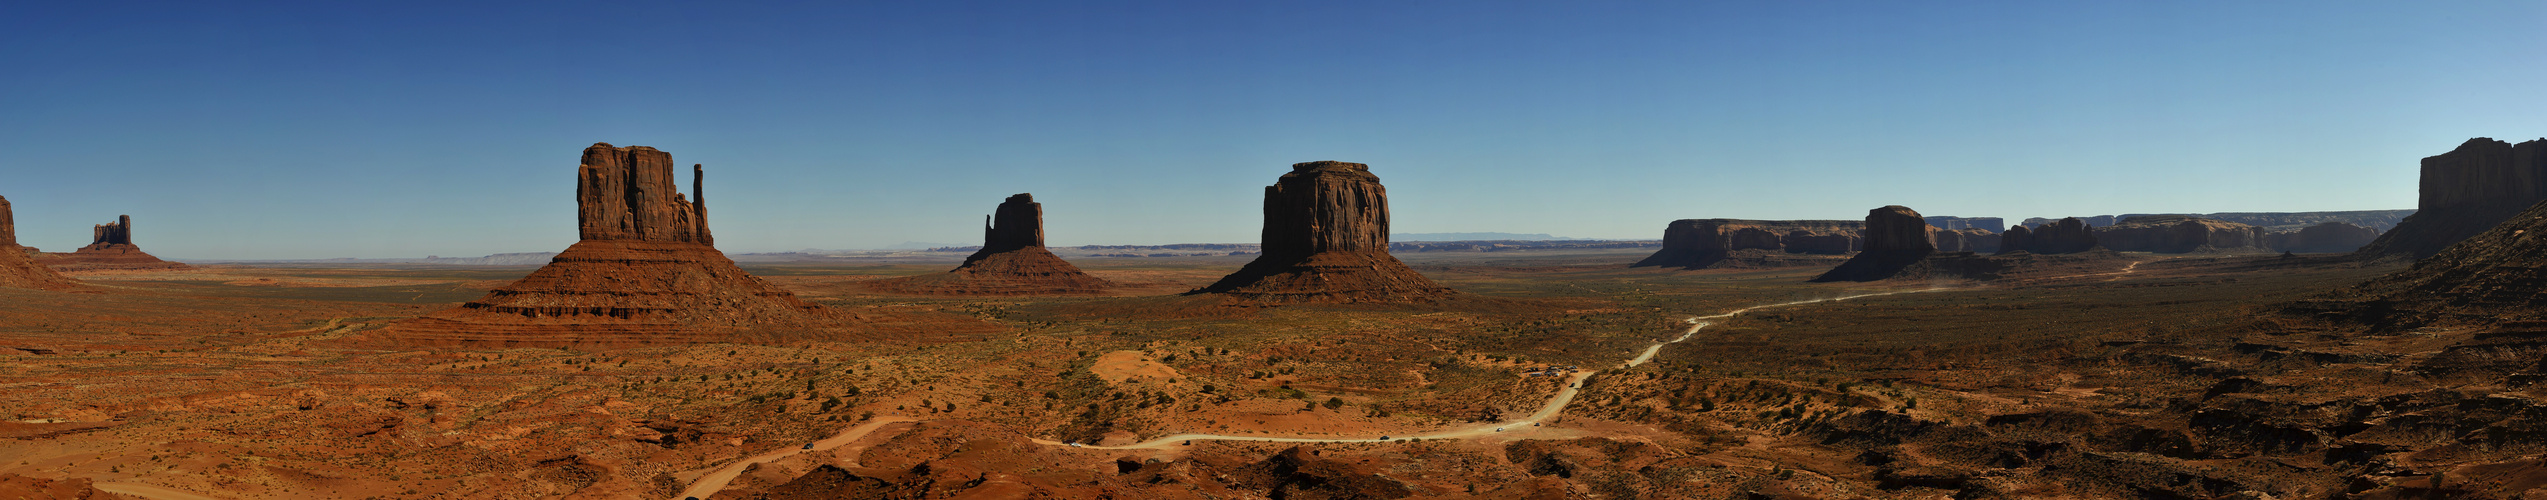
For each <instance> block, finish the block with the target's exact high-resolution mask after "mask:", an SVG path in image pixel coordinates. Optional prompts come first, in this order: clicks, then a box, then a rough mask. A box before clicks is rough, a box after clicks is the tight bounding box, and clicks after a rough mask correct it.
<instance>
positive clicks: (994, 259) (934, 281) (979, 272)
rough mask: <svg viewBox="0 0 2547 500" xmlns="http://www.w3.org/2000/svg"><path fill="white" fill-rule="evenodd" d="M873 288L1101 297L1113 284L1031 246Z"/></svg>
mask: <svg viewBox="0 0 2547 500" xmlns="http://www.w3.org/2000/svg"><path fill="white" fill-rule="evenodd" d="M875 287H876V288H878V289H882V290H885V291H890V292H898V293H920V294H937V295H1071V294H1100V293H1105V290H1106V289H1108V288H1113V287H1114V282H1111V281H1106V280H1105V279H1102V278H1098V277H1095V276H1089V275H1088V273H1086V272H1082V271H1080V270H1079V267H1078V266H1072V265H1070V262H1069V261H1064V260H1061V256H1059V255H1053V253H1052V251H1051V250H1047V249H1045V248H1044V247H1040V246H1034V247H1026V248H1020V249H1016V250H1010V251H1006V252H1000V253H995V254H990V255H979V254H976V255H974V256H973V258H972V259H970V260H967V261H965V262H964V265H963V266H962V267H957V268H955V270H953V271H947V272H943V273H937V274H927V275H920V276H909V277H902V278H894V279H889V280H882V281H878V282H876V285H875Z"/></svg>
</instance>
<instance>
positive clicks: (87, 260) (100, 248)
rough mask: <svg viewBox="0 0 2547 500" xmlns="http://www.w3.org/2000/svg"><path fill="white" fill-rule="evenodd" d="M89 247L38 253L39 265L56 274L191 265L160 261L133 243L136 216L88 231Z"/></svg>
mask: <svg viewBox="0 0 2547 500" xmlns="http://www.w3.org/2000/svg"><path fill="white" fill-rule="evenodd" d="M89 235H90V238H89V243H88V246H84V247H80V249H79V250H76V251H72V252H71V253H42V254H36V257H35V260H36V262H39V263H42V264H44V265H46V266H51V267H52V268H53V269H54V270H57V271H91V270H106V269H187V268H189V267H192V266H187V265H185V264H180V263H176V262H169V261H164V260H159V257H156V256H152V255H151V254H150V253H148V252H143V251H142V249H141V247H140V246H136V245H134V244H133V216H130V215H123V216H117V217H116V218H115V222H109V223H105V224H98V225H97V227H95V228H92V229H91V230H90V232H89Z"/></svg>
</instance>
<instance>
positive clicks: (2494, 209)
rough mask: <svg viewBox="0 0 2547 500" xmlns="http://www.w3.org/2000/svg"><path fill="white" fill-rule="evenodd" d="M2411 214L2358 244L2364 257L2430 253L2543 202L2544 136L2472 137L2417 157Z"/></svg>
mask: <svg viewBox="0 0 2547 500" xmlns="http://www.w3.org/2000/svg"><path fill="white" fill-rule="evenodd" d="M2421 181H2422V182H2421V187H2420V190H2421V192H2420V193H2419V195H2420V198H2418V199H2417V200H2416V202H2415V212H2414V215H2410V216H2406V219H2405V221H2403V222H2399V223H2397V227H2396V228H2395V229H2390V230H2388V232H2387V234H2382V235H2380V236H2379V239H2378V240H2375V241H2372V242H2371V243H2370V244H2369V245H2367V246H2364V247H2362V248H2361V250H2360V252H2359V253H2361V254H2363V255H2365V256H2389V255H2398V256H2408V257H2413V258H2417V259H2421V258H2425V257H2431V256H2433V255H2434V254H2438V253H2440V252H2441V250H2442V249H2445V248H2449V247H2450V245H2452V244H2455V243H2458V242H2459V240H2463V239H2467V237H2468V236H2472V235H2475V234H2476V233H2480V232H2484V231H2485V230H2486V229H2488V228H2492V227H2494V226H2495V225H2497V224H2500V223H2502V222H2503V221H2504V220H2506V219H2509V218H2511V216H2512V215H2513V214H2516V213H2520V212H2521V211H2522V210H2524V209H2527V208H2529V207H2530V206H2531V205H2534V204H2537V203H2538V202H2539V201H2540V200H2547V139H2541V140H2532V141H2527V142H2522V143H2520V144H2518V145H2514V144H2509V143H2505V142H2503V141H2497V140H2494V139H2490V138H2484V137H2478V138H2475V139H2468V140H2467V142H2465V143H2461V144H2459V147H2458V149H2454V150H2451V151H2450V152H2448V153H2442V154H2439V155H2434V156H2432V157H2428V158H2424V159H2423V171H2422V180H2421Z"/></svg>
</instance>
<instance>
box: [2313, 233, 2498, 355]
mask: <svg viewBox="0 0 2547 500" xmlns="http://www.w3.org/2000/svg"><path fill="white" fill-rule="evenodd" d="M2408 222H2412V221H2411V220H2409V221H2408ZM2404 229H2405V226H2398V230H2400V231H2402V230H2404ZM2336 295H2337V296H2338V297H2340V298H2342V299H2344V300H2341V301H2337V302H2332V303H2319V304H2315V305H2312V306H2307V307H2313V308H2316V309H2320V310H2324V311H2328V312H2332V313H2334V314H2337V315H2343V316H2353V317H2356V318H2357V319H2362V320H2366V321H2367V322H2369V323H2372V324H2376V325H2382V326H2386V327H2392V328H2398V329H2404V328H2411V327H2418V326H2425V325H2434V324H2443V325H2447V324H2474V325H2492V324H2499V323H2508V322H2523V321H2531V322H2534V321H2547V202H2540V203H2538V204H2534V205H2531V206H2530V208H2529V209H2528V210H2526V211H2523V212H2521V213H2518V214H2514V215H2513V216H2511V217H2509V218H2507V219H2506V220H2504V221H2503V222H2502V223H2501V224H2497V225H2495V226H2494V228H2492V229H2488V230H2486V231H2484V232H2482V233H2478V234H2476V235H2475V236H2471V237H2469V238H2467V239H2465V240H2462V241H2460V242H2459V243H2458V244H2456V245H2451V246H2450V247H2449V248H2448V249H2445V250H2442V251H2441V252H2440V253H2437V254H2434V255H2432V256H2431V257H2429V258H2425V259H2423V260H2421V261H2417V262H2415V263H2414V267H2411V268H2408V269H2406V270H2404V271H2399V272H2396V273H2394V274H2389V275H2387V276H2383V277H2380V278H2378V279H2374V280H2371V281H2369V282H2366V283H2363V284H2361V285H2359V286H2356V287H2353V288H2351V289H2348V290H2345V291H2341V292H2337V294H2336Z"/></svg>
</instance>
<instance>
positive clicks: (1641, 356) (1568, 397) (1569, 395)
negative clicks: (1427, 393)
mask: <svg viewBox="0 0 2547 500" xmlns="http://www.w3.org/2000/svg"><path fill="white" fill-rule="evenodd" d="M1940 290H1948V289H1946V288H1929V289H1921V290H1903V291H1898V292H1883V293H1869V294H1862V295H1850V296H1845V297H1835V298H1828V299H1813V300H1799V301H1795V302H1784V303H1777V304H1768V305H1759V306H1751V307H1745V308H1741V309H1735V310H1733V312H1728V313H1724V314H1718V315H1714V316H1699V317H1695V318H1689V319H1688V321H1689V330H1687V331H1683V332H1681V333H1680V337H1678V338H1673V339H1671V340H1666V341H1659V342H1655V343H1654V344H1653V345H1650V346H1646V347H1645V350H1644V351H1642V352H1640V353H1638V354H1637V355H1636V357H1634V358H1629V359H1628V360H1627V361H1626V362H1624V363H1619V365H1618V367H1619V368H1631V367H1635V366H1637V365H1642V364H1645V363H1646V362H1648V361H1653V360H1654V355H1655V354H1659V353H1661V352H1662V350H1663V346H1666V345H1671V344H1676V343H1680V342H1682V341H1686V340H1689V338H1690V337H1695V336H1697V335H1698V330H1701V329H1705V328H1707V326H1708V325H1713V324H1715V323H1714V322H1712V321H1708V320H1717V319H1725V318H1731V317H1734V316H1738V315H1741V314H1742V313H1747V312H1751V311H1755V310H1760V309H1767V308H1772V307H1786V306H1796V305H1804V304H1813V303H1820V302H1836V301H1842V300H1848V299H1855V298H1862V297H1874V296H1878V295H1894V294H1903V293H1919V292H1934V291H1940ZM1599 372H1600V371H1599V370H1584V371H1581V372H1576V373H1575V374H1573V376H1570V377H1567V378H1566V381H1565V385H1564V387H1563V388H1560V389H1557V392H1556V395H1554V396H1550V397H1549V398H1548V402H1547V404H1544V405H1540V406H1539V411H1537V412H1533V413H1531V414H1530V416H1528V417H1522V418H1520V419H1518V420H1506V421H1502V422H1495V423H1488V424H1477V425H1471V426H1466V427H1454V428H1450V429H1445V430H1441V431H1436V432H1431V433H1426V434H1413V435H1406V436H1389V439H1380V438H1378V437H1369V438H1334V437H1272V436H1230V435H1222V434H1177V435H1173V436H1167V437H1162V438H1158V439H1152V440H1149V441H1144V442H1140V443H1133V444H1128V445H1122V446H1086V445H1078V447H1080V448H1089V449H1098V450H1134V449H1158V448H1168V447H1171V446H1177V445H1175V444H1174V443H1181V442H1185V441H1213V440H1217V441H1269V442H1277V443H1382V442H1388V441H1404V440H1407V439H1461V438H1473V437H1479V436H1486V435H1492V434H1495V433H1499V432H1505V430H1506V429H1511V428H1527V427H1532V426H1536V425H1538V424H1540V423H1542V422H1546V421H1547V420H1548V419H1552V418H1556V416H1557V415H1559V414H1563V413H1565V407H1566V405H1568V404H1572V403H1573V402H1574V395H1575V393H1578V392H1581V391H1582V390H1583V379H1587V378H1591V377H1592V374H1594V373H1599ZM1513 430H1519V429H1513ZM1034 441H1035V442H1036V443H1040V444H1047V445H1069V443H1062V442H1056V441H1050V440H1042V439H1037V440H1034Z"/></svg>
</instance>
